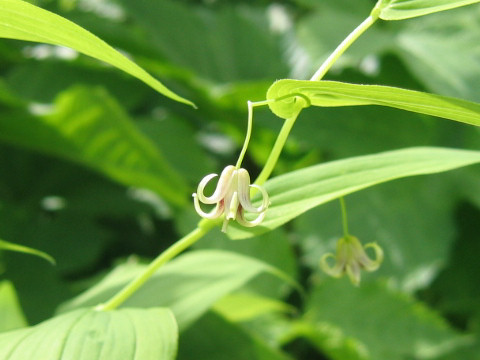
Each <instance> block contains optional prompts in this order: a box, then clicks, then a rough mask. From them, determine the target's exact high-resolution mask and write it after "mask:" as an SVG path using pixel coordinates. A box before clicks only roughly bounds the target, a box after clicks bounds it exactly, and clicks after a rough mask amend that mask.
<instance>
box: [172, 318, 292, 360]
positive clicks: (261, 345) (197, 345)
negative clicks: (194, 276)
mask: <svg viewBox="0 0 480 360" xmlns="http://www.w3.org/2000/svg"><path fill="white" fill-rule="evenodd" d="M198 359H202V360H203V359H208V360H230V359H235V360H289V359H291V358H290V357H289V356H287V355H285V354H284V353H282V352H280V351H279V350H277V349H274V348H272V347H271V345H270V344H268V343H267V342H266V341H264V340H262V339H261V338H259V337H258V336H254V335H252V334H251V333H249V332H248V331H245V330H244V329H242V328H241V327H240V326H239V325H237V324H233V323H231V322H230V321H228V320H227V319H225V318H224V317H222V316H221V315H219V314H216V313H214V312H209V313H207V314H205V316H203V317H202V318H201V319H199V321H198V322H197V323H196V324H195V325H193V326H192V327H191V328H189V329H188V330H186V331H185V332H183V333H182V334H181V336H180V346H179V351H178V360H198Z"/></svg>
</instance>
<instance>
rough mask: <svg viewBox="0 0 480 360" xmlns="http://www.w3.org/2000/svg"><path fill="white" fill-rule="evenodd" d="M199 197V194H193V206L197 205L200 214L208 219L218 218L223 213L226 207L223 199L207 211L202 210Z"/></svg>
mask: <svg viewBox="0 0 480 360" xmlns="http://www.w3.org/2000/svg"><path fill="white" fill-rule="evenodd" d="M198 198H199V197H198V196H197V194H193V206H195V211H196V212H197V213H198V215H200V216H201V217H204V218H206V219H216V218H218V217H219V216H220V215H222V213H223V208H224V205H223V201H220V202H218V203H217V205H215V207H214V208H213V209H212V210H211V211H210V212H208V213H207V212H205V211H203V210H202V208H201V206H200V203H199V201H198Z"/></svg>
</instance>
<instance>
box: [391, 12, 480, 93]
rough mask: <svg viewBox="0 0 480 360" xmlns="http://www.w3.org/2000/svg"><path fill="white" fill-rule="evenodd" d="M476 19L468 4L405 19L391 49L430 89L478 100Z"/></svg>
mask: <svg viewBox="0 0 480 360" xmlns="http://www.w3.org/2000/svg"><path fill="white" fill-rule="evenodd" d="M479 18H480V6H475V7H472V6H471V7H465V8H461V9H457V10H456V11H449V12H444V13H439V14H436V15H435V16H431V17H427V18H421V19H415V20H411V21H408V22H406V24H405V25H406V26H405V27H404V28H403V29H402V30H401V31H399V32H396V33H395V34H392V36H393V37H394V39H395V44H396V46H395V47H396V49H395V50H394V51H395V53H396V54H397V55H398V56H399V57H400V58H401V59H402V62H403V63H404V64H405V65H406V66H407V67H408V69H409V71H410V72H411V73H412V74H413V75H414V76H415V78H416V79H418V81H420V82H421V83H422V85H423V86H425V87H426V88H427V89H428V90H429V91H431V92H434V93H437V94H442V95H447V96H454V97H459V98H462V99H465V100H470V101H476V102H479V101H480V94H479V93H478V88H477V86H478V84H479V82H480V74H479V72H478V71H477V65H478V59H479V56H480V46H479V42H478V34H479V33H480V21H479ZM390 41H392V38H391V37H390Z"/></svg>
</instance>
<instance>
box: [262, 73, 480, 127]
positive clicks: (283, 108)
mask: <svg viewBox="0 0 480 360" xmlns="http://www.w3.org/2000/svg"><path fill="white" fill-rule="evenodd" d="M289 95H290V96H289ZM295 95H297V96H301V97H303V98H304V99H305V100H304V101H298V97H297V98H296V97H295ZM282 98H283V99H282ZM267 99H269V100H275V99H279V100H278V101H275V102H272V103H270V104H269V106H270V109H271V110H272V111H273V112H274V113H275V115H277V116H279V117H281V118H284V119H287V118H289V117H291V116H293V115H294V114H296V113H298V111H300V110H301V109H302V108H303V107H304V106H308V105H313V106H354V105H381V106H388V107H393V108H397V109H401V110H407V111H412V112H416V113H420V114H426V115H432V116H438V117H441V118H444V119H449V120H454V121H459V122H463V123H466V124H470V125H475V126H480V104H478V103H474V102H471V101H466V100H461V99H456V98H452V97H448V96H441V95H435V94H429V93H425V92H421V91H413V90H406V89H401V88H396V87H391V86H381V85H358V84H348V83H342V82H336V81H308V80H288V79H287V80H279V81H277V82H275V83H274V84H273V85H272V86H271V87H270V88H269V89H268V91H267Z"/></svg>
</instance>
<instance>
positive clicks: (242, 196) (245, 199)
mask: <svg viewBox="0 0 480 360" xmlns="http://www.w3.org/2000/svg"><path fill="white" fill-rule="evenodd" d="M250 187H253V188H255V189H257V190H259V191H260V192H261V193H262V205H260V206H259V207H258V208H257V207H255V206H253V205H252V201H251V200H250ZM238 197H239V200H240V204H242V207H243V208H244V209H245V210H247V211H249V212H254V213H261V212H264V211H265V210H267V208H268V205H269V200H268V194H267V192H266V191H265V189H264V188H263V187H261V186H258V185H255V184H253V185H250V175H248V171H247V170H245V169H238Z"/></svg>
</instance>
